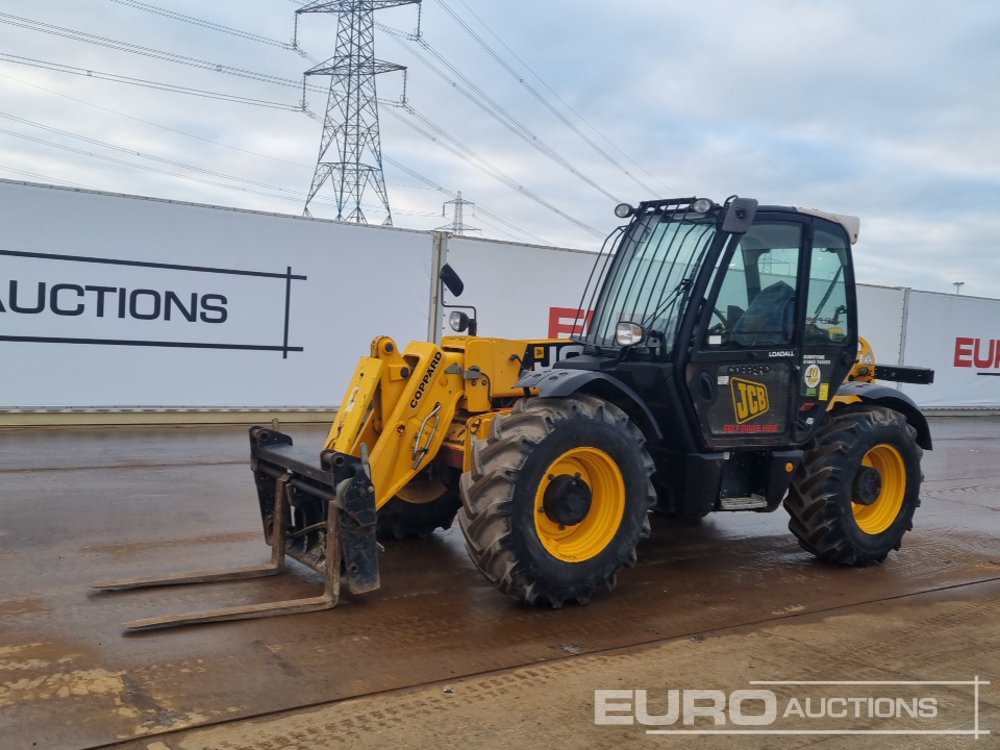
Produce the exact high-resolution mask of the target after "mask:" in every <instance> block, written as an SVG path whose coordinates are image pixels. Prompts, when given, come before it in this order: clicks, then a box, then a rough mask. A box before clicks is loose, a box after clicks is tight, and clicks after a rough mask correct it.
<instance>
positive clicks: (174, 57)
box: [0, 13, 323, 91]
mask: <svg viewBox="0 0 1000 750" xmlns="http://www.w3.org/2000/svg"><path fill="white" fill-rule="evenodd" d="M0 23H5V24H8V25H10V26H16V27H18V28H22V29H28V30H30V31H38V32H41V33H44V34H51V35H53V36H58V37H61V38H64V39H71V40H73V41H77V42H86V43H87V44H94V45H97V46H99V47H105V48H107V49H113V50H117V51H120V52H130V53H132V54H136V55H142V56H144V57H150V58H153V59H156V60H164V61H166V62H172V63H177V64H178V65H187V66H189V67H193V68H199V69H201V70H209V71H212V72H214V73H225V74H226V75H232V76H238V77H240V78H247V79H250V80H253V81H261V82H263V83H271V84H275V85H278V86H288V87H291V88H296V89H297V88H300V87H305V86H304V84H303V83H301V82H299V81H295V80H292V79H290V78H283V77H281V76H273V75H270V74H268V73H258V72H257V71H253V70H247V69H245V68H237V67H234V66H232V65H223V64H222V63H215V62H210V61H208V60H201V59H199V58H196V57H191V56H189V55H180V54H177V53H175V52H165V51H163V50H158V49H153V48H152V47H144V46H142V45H139V44H130V43H128V42H122V41H118V40H116V39H110V38H108V37H103V36H98V35H96V34H89V33H87V32H85V31H78V30H76V29H69V28H66V27H64V26H56V25H55V24H50V23H43V22H41V21H34V20H32V19H30V18H23V17H21V16H14V15H11V14H10V13H0ZM310 88H313V89H314V90H316V91H323V89H322V88H320V87H318V86H314V87H310Z"/></svg>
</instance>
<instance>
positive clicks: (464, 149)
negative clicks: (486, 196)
mask: <svg viewBox="0 0 1000 750" xmlns="http://www.w3.org/2000/svg"><path fill="white" fill-rule="evenodd" d="M403 109H404V110H405V111H406V112H407V113H408V114H409V115H411V116H412V117H414V118H415V119H417V120H419V121H420V123H422V124H423V126H424V127H422V126H421V125H419V124H417V123H415V122H411V121H410V120H408V119H406V118H404V117H402V116H401V115H398V114H396V113H395V111H394V110H393V109H391V108H390V109H387V110H386V112H387V113H388V114H390V115H392V116H393V117H395V118H396V119H398V120H399V121H400V122H402V123H403V124H404V125H406V126H407V127H409V128H411V129H413V130H415V131H417V132H418V133H420V134H421V135H423V136H424V137H425V138H428V139H430V140H432V141H434V142H435V143H438V144H440V145H441V146H443V147H444V148H446V149H448V150H449V151H451V152H452V153H453V154H455V155H456V156H459V157H460V158H461V159H463V160H465V161H467V162H469V163H471V164H473V165H474V166H476V167H477V168H478V169H480V170H481V171H483V172H485V173H486V174H488V175H490V176H491V177H493V178H494V179H495V180H497V181H499V182H501V183H502V184H504V185H506V186H507V187H509V188H511V189H512V190H516V191H517V192H519V193H521V194H522V195H525V196H527V197H529V198H531V200H533V201H534V202H535V203H537V204H539V205H540V206H543V207H545V208H547V209H548V210H549V211H551V212H552V213H554V214H556V215H557V216H560V217H562V218H563V219H566V220H567V221H569V222H570V223H571V224H573V225H575V226H576V227H578V228H580V229H582V230H584V231H586V232H589V233H591V234H593V235H594V236H596V237H603V236H604V233H603V232H601V231H599V230H597V229H595V228H594V227H592V226H589V225H588V224H585V223H584V222H582V221H580V220H579V219H576V218H574V217H573V216H570V215H569V214H567V213H566V212H565V211H563V210H561V209H559V208H557V207H556V206H554V205H553V204H551V203H550V202H548V201H547V200H545V199H544V198H542V197H541V196H540V195H538V194H537V193H535V192H533V191H531V190H529V189H528V188H526V187H525V186H524V185H521V184H520V183H518V182H517V180H515V179H513V178H512V177H510V176H508V175H507V174H505V173H504V172H502V171H501V170H499V169H497V168H496V167H494V166H493V165H491V164H490V163H489V162H487V161H486V160H485V159H483V158H482V157H481V156H479V155H478V154H477V153H476V152H475V151H473V150H472V149H470V148H469V147H468V146H466V145H464V144H463V143H461V142H460V141H458V140H457V139H455V138H454V137H453V136H451V135H450V134H449V133H448V132H447V131H445V130H444V128H442V127H441V126H439V125H436V124H435V123H433V122H431V121H430V120H429V119H428V118H426V117H424V116H423V115H421V114H420V113H419V112H417V111H416V110H415V109H414V108H413V107H411V106H409V105H407V106H406V107H404V108H403ZM427 128H429V129H430V131H428V130H427ZM435 134H436V135H435Z"/></svg>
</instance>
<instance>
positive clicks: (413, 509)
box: [375, 491, 462, 540]
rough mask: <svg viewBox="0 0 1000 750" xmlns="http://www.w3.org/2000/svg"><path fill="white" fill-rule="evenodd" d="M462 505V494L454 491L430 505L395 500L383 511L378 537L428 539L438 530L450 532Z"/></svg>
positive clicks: (382, 509)
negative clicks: (459, 494) (460, 496)
mask: <svg viewBox="0 0 1000 750" xmlns="http://www.w3.org/2000/svg"><path fill="white" fill-rule="evenodd" d="M461 505H462V501H461V499H460V498H459V496H458V493H457V492H453V491H448V492H446V493H445V494H443V495H441V497H439V498H437V499H436V500H431V501H430V502H426V503H411V502H407V501H406V500H404V499H403V498H401V497H394V498H392V499H391V500H390V501H389V502H387V503H386V504H385V505H383V506H382V507H381V508H379V511H378V516H377V517H376V521H375V534H376V535H377V536H378V538H379V539H382V540H389V539H426V538H427V537H429V536H430V535H431V534H433V533H434V531H435V530H436V529H444V530H445V531H447V530H448V529H450V528H451V524H452V522H453V521H454V520H455V514H456V513H457V512H458V509H459V507H460V506H461Z"/></svg>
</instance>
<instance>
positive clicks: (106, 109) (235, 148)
mask: <svg viewBox="0 0 1000 750" xmlns="http://www.w3.org/2000/svg"><path fill="white" fill-rule="evenodd" d="M112 2H117V0H112ZM0 78H6V79H7V80H8V81H16V82H17V83H20V84H21V85H22V86H30V87H31V88H33V89H38V90H39V91H44V92H45V93H47V94H52V95H53V96H59V97H62V98H63V99H69V100H70V101H73V102H76V103H77V104H83V105H84V106H87V107H92V108H93V109H97V110H100V111H101V112H107V113H109V114H112V115H115V116H117V117H123V118H125V119H127V120H132V121H133V122H138V123H141V124H143V125H149V126H150V127H153V128H158V129H160V130H165V131H167V132H169V133H176V134H177V135H182V136H184V137H186V138H193V139H195V140H198V141H202V142H203V143H210V144H212V145H213V146H221V147H222V148H227V149H230V150H232V151H238V152H239V153H242V154H249V155H250V156H256V157H258V158H261V159H268V160H270V161H274V162H279V163H281V164H288V165H289V166H293V167H302V168H304V169H309V166H308V165H306V164H303V163H301V162H294V161H288V160H287V159H281V158H279V157H277V156H269V155H268V154H261V153H258V152H256V151H250V150H249V149H245V148H240V147H239V146H233V145H231V144H228V143H221V142H219V141H214V140H212V139H211V138H206V137H205V136H203V135H196V134H195V133H188V132H185V131H183V130H178V129H177V128H172V127H170V126H169V125H163V124H161V123H157V122H153V121H152V120H144V119H143V118H141V117H136V116H135V115H130V114H128V113H126V112H120V111H118V110H117V109H111V108H110V107H105V106H103V105H100V104H95V103H94V102H88V101H87V100H86V99H80V98H79V97H76V96H71V95H70V94H66V93H63V92H62V91H56V90H55V89H50V88H48V87H46V86H42V85H40V84H37V83H32V82H30V81H25V80H23V79H21V78H18V77H17V76H9V75H5V74H3V73H0Z"/></svg>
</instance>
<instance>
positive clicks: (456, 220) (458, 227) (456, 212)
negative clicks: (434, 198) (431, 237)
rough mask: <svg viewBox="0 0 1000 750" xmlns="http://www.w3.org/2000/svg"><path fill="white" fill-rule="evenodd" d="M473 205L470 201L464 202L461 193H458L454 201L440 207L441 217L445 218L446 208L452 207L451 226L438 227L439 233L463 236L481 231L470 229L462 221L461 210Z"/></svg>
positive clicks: (474, 228) (476, 228)
mask: <svg viewBox="0 0 1000 750" xmlns="http://www.w3.org/2000/svg"><path fill="white" fill-rule="evenodd" d="M474 205H476V204H475V203H472V202H471V201H467V200H464V199H463V198H462V191H461V190H459V191H458V196H457V197H456V198H455V199H454V200H450V201H448V202H447V203H445V204H444V205H443V206H441V215H442V216H444V217H445V218H447V214H446V213H445V212H446V211H447V210H448V206H451V207H452V214H451V224H446V225H445V226H443V227H438V230H439V231H443V232H451V233H452V234H465V233H466V232H479V231H481V230H480V229H479V228H478V227H470V226H469V225H468V224H465V223H464V221H463V209H464V208H465V207H466V206H474Z"/></svg>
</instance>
